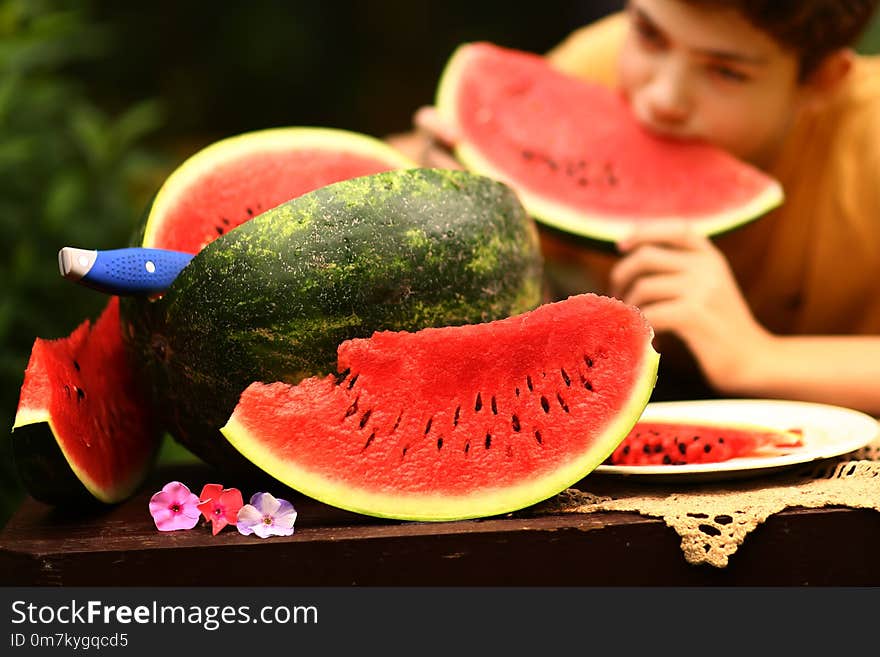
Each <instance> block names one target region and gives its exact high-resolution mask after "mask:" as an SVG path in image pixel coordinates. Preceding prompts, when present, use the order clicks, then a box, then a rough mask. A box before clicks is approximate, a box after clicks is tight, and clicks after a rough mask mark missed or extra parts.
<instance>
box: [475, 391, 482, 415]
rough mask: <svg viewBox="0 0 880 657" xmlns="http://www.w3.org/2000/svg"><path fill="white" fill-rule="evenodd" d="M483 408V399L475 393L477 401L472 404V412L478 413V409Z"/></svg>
mask: <svg viewBox="0 0 880 657" xmlns="http://www.w3.org/2000/svg"><path fill="white" fill-rule="evenodd" d="M481 408H483V398H482V397H481V396H480V393H479V392H478V393H477V400H476V401H475V402H474V410H475V411H477V412H478V413H479V412H480V409H481Z"/></svg>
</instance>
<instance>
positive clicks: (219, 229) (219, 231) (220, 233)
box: [214, 226, 223, 235]
mask: <svg viewBox="0 0 880 657" xmlns="http://www.w3.org/2000/svg"><path fill="white" fill-rule="evenodd" d="M214 230H216V231H217V234H218V235H222V234H223V227H222V226H214Z"/></svg>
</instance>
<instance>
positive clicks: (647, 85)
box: [619, 0, 805, 166]
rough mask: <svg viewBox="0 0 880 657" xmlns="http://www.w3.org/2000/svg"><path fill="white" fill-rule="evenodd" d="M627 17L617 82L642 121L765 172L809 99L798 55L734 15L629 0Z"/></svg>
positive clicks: (676, 2) (668, 1)
mask: <svg viewBox="0 0 880 657" xmlns="http://www.w3.org/2000/svg"><path fill="white" fill-rule="evenodd" d="M628 13H629V17H630V23H631V25H630V30H629V35H628V36H627V39H626V41H625V44H624V47H623V50H622V52H621V57H620V62H619V79H620V85H621V87H622V90H623V92H624V94H625V96H626V97H627V98H628V100H629V101H630V103H631V105H632V107H633V110H634V112H635V114H636V116H637V118H638V119H639V121H640V122H641V123H642V124H643V125H645V126H646V127H647V128H648V129H650V130H651V131H652V132H655V133H659V134H662V135H667V136H672V137H676V138H686V139H691V138H693V139H702V140H705V141H708V142H710V143H712V144H715V145H716V146H719V147H721V148H723V149H724V150H726V151H728V152H730V153H732V154H733V155H735V156H737V157H739V158H741V159H744V160H746V161H748V162H751V163H753V164H755V165H757V166H767V165H768V164H769V163H770V162H771V161H772V158H773V156H774V155H775V154H776V152H777V151H778V148H779V146H780V145H781V143H782V141H783V139H784V138H785V135H786V133H787V131H788V128H789V126H790V125H791V121H792V118H793V116H794V114H795V111H796V110H797V108H798V107H799V106H800V103H801V102H802V100H803V96H804V94H805V88H804V86H803V85H800V84H798V59H797V57H796V55H795V54H794V53H792V52H789V51H786V50H783V49H782V48H781V47H780V46H779V45H778V44H777V43H776V42H775V41H774V40H773V39H772V38H771V37H770V36H768V35H767V34H765V33H764V32H762V31H760V30H758V29H757V28H755V27H753V26H752V25H751V24H750V23H749V22H748V21H746V19H745V18H743V17H742V16H741V15H740V14H739V13H738V12H736V11H735V10H730V9H718V8H702V7H698V6H696V5H691V4H688V3H686V2H682V1H680V0H630V2H629V6H628Z"/></svg>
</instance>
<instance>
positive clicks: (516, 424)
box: [510, 415, 521, 432]
mask: <svg viewBox="0 0 880 657" xmlns="http://www.w3.org/2000/svg"><path fill="white" fill-rule="evenodd" d="M510 424H511V426H512V427H513V430H514V431H516V432H519V430H520V428H521V427H520V424H519V418H518V417H517V416H516V415H514V416H513V417H512V418H510Z"/></svg>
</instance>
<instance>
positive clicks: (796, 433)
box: [608, 421, 803, 465]
mask: <svg viewBox="0 0 880 657" xmlns="http://www.w3.org/2000/svg"><path fill="white" fill-rule="evenodd" d="M802 444H803V436H802V432H801V431H800V430H799V429H788V430H784V431H783V430H778V429H771V428H766V427H751V426H744V425H731V424H727V425H711V424H692V423H681V422H662V421H651V422H649V421H640V422H637V423H636V425H635V426H634V427H633V429H632V431H630V433H629V435H627V437H626V438H624V440H623V442H621V443H620V445H618V447H617V448H616V449H615V450H614V452H613V453H612V455H611V456H610V457H609V459H608V463H609V464H612V465H685V464H689V463H716V462H720V461H727V460H729V459H733V458H739V457H745V456H760V455H764V456H768V455H774V454H781V453H785V452H786V451H789V450H790V449H791V448H795V447H800V446H801V445H802Z"/></svg>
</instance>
